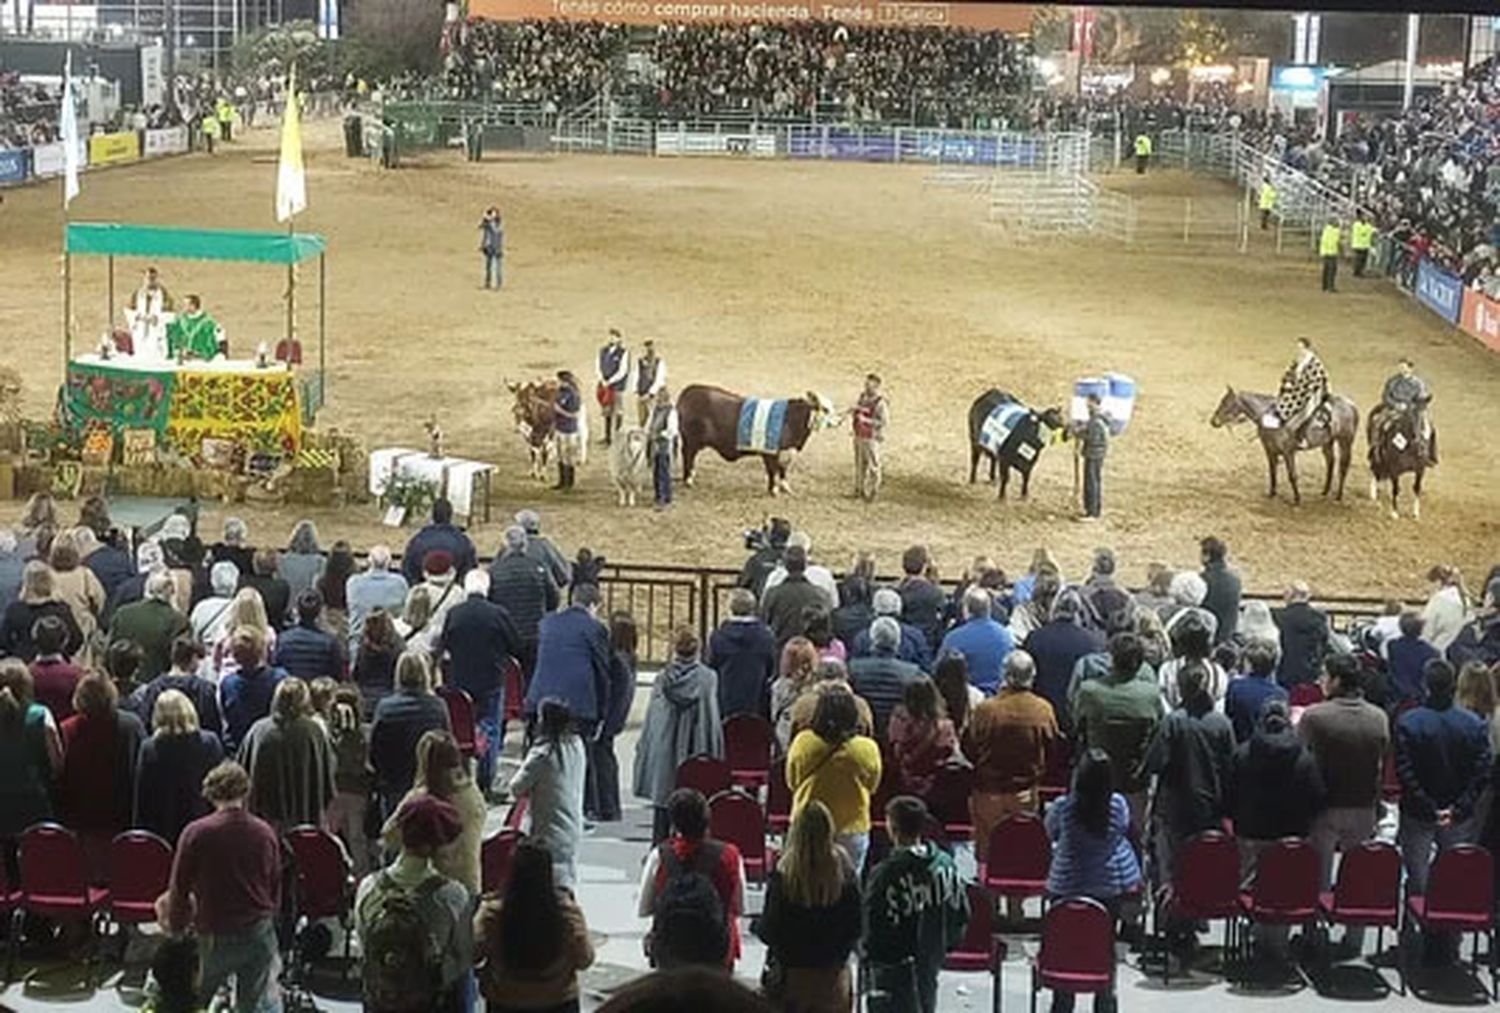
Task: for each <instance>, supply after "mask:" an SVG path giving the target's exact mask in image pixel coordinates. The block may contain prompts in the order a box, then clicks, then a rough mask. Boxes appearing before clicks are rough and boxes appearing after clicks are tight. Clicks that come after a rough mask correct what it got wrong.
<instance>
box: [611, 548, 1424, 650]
mask: <svg viewBox="0 0 1500 1013" xmlns="http://www.w3.org/2000/svg"><path fill="white" fill-rule="evenodd" d="M840 577H842V575H840ZM738 578H739V571H737V570H730V569H723V568H717V567H691V566H670V565H661V564H635V563H618V564H616V563H610V564H608V565H606V566H605V568H604V570H603V572H602V573H601V574H600V581H599V584H600V593H601V597H602V599H603V605H602V607H603V609H604V610H605V611H610V612H612V611H626V612H629V613H630V614H631V615H632V616H633V617H634V618H635V621H636V624H637V626H638V627H639V629H640V637H641V639H640V658H641V661H642V662H643V663H645V664H653V665H654V664H663V663H665V662H666V661H668V660H670V658H671V652H672V631H673V630H674V629H676V628H677V627H679V626H688V627H690V628H692V629H693V630H694V631H695V632H696V633H697V634H698V637H699V639H700V641H701V642H703V643H707V642H708V635H709V634H710V633H712V632H713V630H714V629H715V628H716V627H717V626H718V625H719V623H720V622H721V621H722V619H723V617H724V616H725V615H726V614H727V612H728V600H729V593H730V592H731V591H732V590H734V588H735V587H736V586H737V581H738ZM883 580H884V581H885V582H887V583H890V584H894V583H895V581H896V578H894V577H891V578H883ZM944 587H945V589H946V590H948V591H950V592H951V591H953V590H955V589H956V587H957V582H956V581H947V582H944ZM1244 600H1246V601H1264V602H1266V603H1268V604H1269V605H1270V606H1271V608H1272V611H1273V612H1274V611H1275V610H1276V609H1278V608H1279V607H1280V604H1281V602H1282V597H1281V595H1279V594H1273V593H1269V592H1257V591H1247V592H1245V595H1244ZM1385 602H1386V599H1384V598H1375V597H1368V596H1358V595H1354V596H1344V597H1334V598H1320V599H1318V600H1317V601H1316V602H1315V603H1314V604H1315V605H1316V606H1317V607H1318V608H1320V609H1322V610H1323V611H1325V612H1326V613H1327V614H1328V616H1329V619H1330V620H1331V621H1332V623H1333V625H1334V628H1335V629H1336V630H1338V631H1340V632H1346V631H1348V630H1349V629H1350V628H1351V627H1352V626H1353V625H1355V624H1356V623H1359V622H1366V621H1369V620H1372V619H1374V618H1376V617H1378V616H1380V615H1382V614H1384V611H1385ZM1410 604H1412V605H1413V606H1414V607H1415V606H1417V605H1418V604H1419V603H1410Z"/></svg>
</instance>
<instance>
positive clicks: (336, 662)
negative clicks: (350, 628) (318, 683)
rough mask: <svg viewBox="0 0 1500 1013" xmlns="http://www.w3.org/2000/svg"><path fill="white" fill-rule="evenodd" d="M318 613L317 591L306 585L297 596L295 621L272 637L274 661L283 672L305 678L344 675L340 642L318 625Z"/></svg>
mask: <svg viewBox="0 0 1500 1013" xmlns="http://www.w3.org/2000/svg"><path fill="white" fill-rule="evenodd" d="M322 615H323V596H322V595H321V594H319V593H318V592H317V591H315V590H313V589H311V588H309V589H308V590H306V591H303V592H302V593H301V594H299V595H298V596H297V625H296V626H293V627H292V628H291V629H289V630H287V631H286V632H285V633H283V634H282V635H281V636H280V637H279V638H278V639H277V641H276V660H275V664H276V666H277V667H278V668H283V669H285V670H286V673H287V675H295V676H296V677H297V678H299V679H306V680H307V681H309V682H311V681H312V680H314V679H316V678H318V677H320V676H326V677H327V678H329V679H334V680H339V679H342V678H343V677H344V648H343V645H341V644H340V643H339V641H338V638H337V637H335V636H334V635H333V634H332V633H329V632H328V631H327V630H325V629H323V627H322V626H321V625H320V623H319V620H320V619H321V617H322Z"/></svg>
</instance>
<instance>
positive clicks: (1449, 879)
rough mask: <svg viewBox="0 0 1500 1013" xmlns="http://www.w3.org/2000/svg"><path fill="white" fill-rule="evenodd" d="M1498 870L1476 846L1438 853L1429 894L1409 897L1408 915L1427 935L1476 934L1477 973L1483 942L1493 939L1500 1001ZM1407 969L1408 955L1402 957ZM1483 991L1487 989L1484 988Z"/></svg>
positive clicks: (1493, 981)
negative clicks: (1496, 912) (1499, 979)
mask: <svg viewBox="0 0 1500 1013" xmlns="http://www.w3.org/2000/svg"><path fill="white" fill-rule="evenodd" d="M1494 883H1495V867H1494V863H1493V862H1492V861H1491V859H1490V853H1489V852H1488V851H1486V850H1485V849H1484V848H1481V847H1479V846H1478V845H1476V844H1458V845H1455V846H1453V847H1451V848H1446V849H1444V850H1442V851H1439V852H1438V856H1437V858H1436V859H1435V860H1434V861H1433V863H1432V870H1431V872H1429V873H1428V876H1427V893H1426V894H1425V895H1423V896H1412V895H1410V894H1408V895H1407V898H1406V913H1407V915H1408V916H1409V917H1410V918H1411V919H1412V920H1413V921H1415V922H1416V923H1417V925H1418V926H1419V927H1420V928H1421V929H1422V930H1423V931H1424V932H1451V933H1454V934H1457V935H1468V934H1470V933H1473V934H1474V936H1475V940H1474V961H1475V968H1474V970H1475V972H1476V973H1477V972H1478V970H1479V967H1478V962H1479V939H1478V937H1479V936H1481V935H1484V936H1488V937H1489V944H1490V954H1489V959H1490V987H1489V991H1488V992H1487V993H1486V994H1487V995H1489V997H1490V998H1491V999H1494V998H1497V997H1500V981H1497V973H1500V972H1497V969H1496V965H1495V909H1494V903H1495V901H1494ZM1402 964H1403V966H1404V965H1405V954H1404V953H1403V954H1402ZM1481 987H1483V986H1482V985H1481Z"/></svg>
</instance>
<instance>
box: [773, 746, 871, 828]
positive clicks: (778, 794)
mask: <svg viewBox="0 0 1500 1013" xmlns="http://www.w3.org/2000/svg"><path fill="white" fill-rule="evenodd" d="M874 815H875V803H874V802H873V801H872V802H871V803H870V816H871V817H874ZM791 825H792V789H791V788H789V787H787V783H786V757H784V756H778V757H777V758H776V759H775V760H773V761H771V772H770V775H769V777H768V778H767V780H766V828H767V829H768V830H770V831H771V833H773V834H784V833H786V832H787V828H788V827H790V826H791Z"/></svg>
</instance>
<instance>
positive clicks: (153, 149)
mask: <svg viewBox="0 0 1500 1013" xmlns="http://www.w3.org/2000/svg"><path fill="white" fill-rule="evenodd" d="M187 149H188V132H187V127H167V128H166V129H164V130H148V131H146V144H145V149H144V151H143V154H145V156H146V157H147V158H156V157H157V156H159V155H180V154H182V153H183V152H185V151H187Z"/></svg>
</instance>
